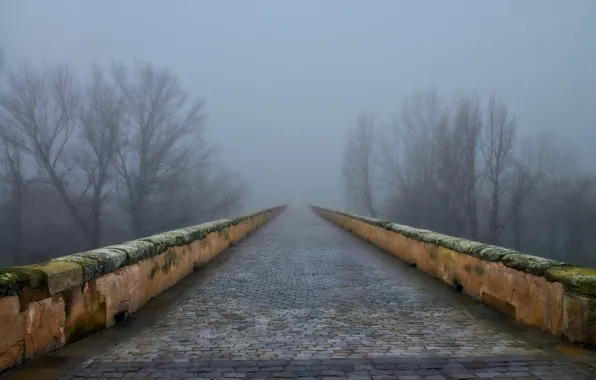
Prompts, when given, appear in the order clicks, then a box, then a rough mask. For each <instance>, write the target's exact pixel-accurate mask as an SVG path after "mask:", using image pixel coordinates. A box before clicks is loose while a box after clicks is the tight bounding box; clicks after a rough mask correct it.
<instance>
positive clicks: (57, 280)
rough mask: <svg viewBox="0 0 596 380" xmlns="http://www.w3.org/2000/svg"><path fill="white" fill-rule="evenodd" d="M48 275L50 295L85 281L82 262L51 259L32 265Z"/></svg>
mask: <svg viewBox="0 0 596 380" xmlns="http://www.w3.org/2000/svg"><path fill="white" fill-rule="evenodd" d="M30 267H32V268H36V269H38V270H40V271H42V272H44V273H45V275H46V281H47V289H48V292H49V294H50V295H54V294H57V293H60V292H61V291H63V290H64V289H68V288H71V287H73V286H76V285H79V284H81V283H82V282H83V268H82V267H81V264H79V263H75V262H69V261H61V260H56V261H50V262H48V263H46V264H41V265H31V266H30Z"/></svg>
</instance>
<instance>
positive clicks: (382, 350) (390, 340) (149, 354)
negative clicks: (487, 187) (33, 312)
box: [62, 209, 592, 380]
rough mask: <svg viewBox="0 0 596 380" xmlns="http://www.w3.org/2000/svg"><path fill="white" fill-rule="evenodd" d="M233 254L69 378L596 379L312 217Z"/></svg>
mask: <svg viewBox="0 0 596 380" xmlns="http://www.w3.org/2000/svg"><path fill="white" fill-rule="evenodd" d="M232 249H233V250H235V251H236V252H235V254H234V255H233V256H232V257H231V258H230V260H228V261H226V262H224V263H222V264H221V266H220V267H219V268H218V269H217V270H216V271H215V272H214V273H213V275H211V276H209V277H208V278H207V279H206V280H205V281H204V282H202V283H201V284H199V285H198V286H197V287H196V289H195V291H194V292H193V293H191V295H190V296H189V297H188V298H186V299H184V300H182V301H181V302H179V303H178V304H177V305H175V306H173V307H172V308H171V309H170V310H169V312H168V313H166V314H165V315H163V317H162V318H161V319H160V320H158V322H157V323H156V324H154V325H152V326H149V327H147V328H146V329H144V330H143V331H142V333H140V334H137V335H136V336H133V337H131V338H129V339H127V340H125V341H124V342H123V343H121V344H119V345H116V346H114V347H113V348H112V349H110V350H109V351H107V352H104V353H102V354H100V355H98V356H96V357H93V358H91V359H89V360H87V361H86V362H85V363H84V364H82V365H81V367H80V368H78V369H75V370H72V371H70V372H68V374H67V375H64V376H63V377H62V379H79V378H86V379H88V378H94V377H96V378H110V377H122V378H174V379H184V378H192V379H197V378H214V377H221V378H274V377H279V378H283V377H289V378H295V377H302V378H304V379H306V378H321V377H322V378H334V379H337V378H353V379H356V378H362V379H372V378H374V379H411V380H413V379H435V380H439V379H466V378H499V377H509V378H518V379H566V378H570V379H589V378H592V377H590V375H589V373H587V372H582V370H580V369H579V368H576V367H571V364H567V363H566V362H562V361H556V360H551V359H549V358H548V357H546V356H545V353H544V352H543V351H542V350H540V349H539V348H536V347H535V345H532V344H531V343H530V342H529V341H526V340H524V339H520V338H517V337H516V336H514V334H512V333H510V332H508V331H507V330H506V329H502V328H499V327H496V326H493V325H492V324H491V323H490V320H489V319H484V318H481V317H478V316H476V315H474V313H472V312H470V311H469V310H467V309H466V307H465V306H463V305H462V304H461V303H458V302H456V301H455V297H457V296H458V295H455V294H451V292H450V291H448V290H447V289H440V291H439V290H437V289H432V288H431V287H432V286H437V285H436V284H434V283H431V282H429V280H428V279H427V278H425V277H424V275H421V274H419V273H417V272H416V271H414V270H411V268H407V267H406V266H404V265H402V264H400V263H398V262H396V261H395V260H394V259H393V258H390V257H387V258H386V259H385V258H384V257H382V255H383V254H382V253H379V252H375V249H374V248H371V247H369V246H368V245H366V244H365V243H363V242H360V241H358V240H356V239H355V238H354V237H352V236H350V235H349V234H348V233H346V232H344V231H341V230H340V229H338V228H336V227H334V226H332V225H331V224H329V223H327V222H325V221H323V220H321V219H319V218H317V217H316V216H314V215H312V214H309V213H308V212H307V211H302V210H293V209H289V210H287V211H286V212H285V213H284V214H282V215H280V216H279V217H278V218H277V219H276V220H275V221H273V222H272V223H271V224H269V225H267V226H266V227H264V228H263V229H261V230H259V231H258V232H257V233H256V234H255V235H254V236H252V237H250V238H248V239H247V240H246V241H244V242H242V243H240V244H239V245H238V246H236V247H234V248H232ZM431 289H432V290H431ZM434 290H437V291H434Z"/></svg>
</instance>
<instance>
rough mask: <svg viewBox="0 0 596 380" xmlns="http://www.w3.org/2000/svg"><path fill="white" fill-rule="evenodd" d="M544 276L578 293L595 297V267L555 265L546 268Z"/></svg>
mask: <svg viewBox="0 0 596 380" xmlns="http://www.w3.org/2000/svg"><path fill="white" fill-rule="evenodd" d="M546 278H547V279H548V280H549V281H557V282H560V283H562V284H564V285H565V287H567V288H568V289H570V290H572V291H574V292H577V293H579V294H582V295H587V296H590V297H596V269H591V268H580V267H575V266H567V265H564V266H556V267H551V268H549V269H547V271H546Z"/></svg>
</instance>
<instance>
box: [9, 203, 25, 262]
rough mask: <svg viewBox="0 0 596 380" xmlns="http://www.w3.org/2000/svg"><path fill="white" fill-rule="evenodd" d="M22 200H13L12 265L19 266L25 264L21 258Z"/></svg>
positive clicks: (23, 258)
mask: <svg viewBox="0 0 596 380" xmlns="http://www.w3.org/2000/svg"><path fill="white" fill-rule="evenodd" d="M21 206H22V200H18V199H17V200H15V204H14V208H13V216H12V217H13V229H14V230H13V233H14V246H13V253H12V255H13V256H12V257H13V262H14V265H19V264H22V263H24V262H25V257H23V256H24V255H23V221H22V219H23V217H22V212H21V209H22V207H21Z"/></svg>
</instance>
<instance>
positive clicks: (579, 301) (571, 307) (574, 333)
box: [563, 294, 590, 342]
mask: <svg viewBox="0 0 596 380" xmlns="http://www.w3.org/2000/svg"><path fill="white" fill-rule="evenodd" d="M589 301H590V300H589V299H588V298H587V297H582V296H578V295H571V294H565V296H564V297H563V331H564V334H565V336H566V337H567V339H569V340H570V341H572V342H581V341H583V340H584V339H585V338H586V336H587V335H588V323H587V320H588V318H587V317H588V306H589Z"/></svg>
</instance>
